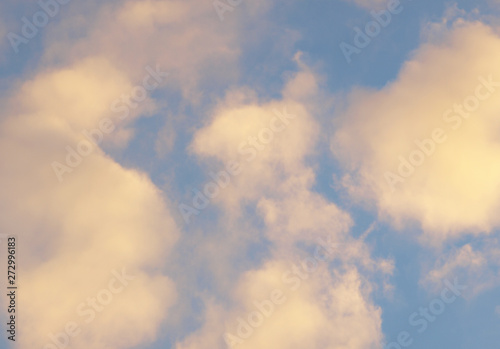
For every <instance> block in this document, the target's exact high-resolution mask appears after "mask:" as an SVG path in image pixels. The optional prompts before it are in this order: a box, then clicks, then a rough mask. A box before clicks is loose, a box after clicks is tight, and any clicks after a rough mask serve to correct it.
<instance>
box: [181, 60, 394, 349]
mask: <svg viewBox="0 0 500 349" xmlns="http://www.w3.org/2000/svg"><path fill="white" fill-rule="evenodd" d="M296 59H297V63H298V65H299V67H300V69H299V71H298V72H297V73H296V74H293V76H291V78H290V79H289V80H288V81H287V82H286V84H285V86H284V87H283V92H282V98H281V99H276V100H271V101H266V102H259V100H258V98H257V97H256V95H255V93H253V92H252V91H248V90H247V89H241V90H236V91H234V90H233V91H231V92H229V93H228V94H227V96H226V98H225V99H224V100H223V101H222V102H221V103H220V104H219V105H218V106H217V107H216V108H215V110H214V112H213V116H212V118H211V119H210V120H208V121H207V123H206V124H205V125H204V126H203V127H202V128H201V129H200V130H198V131H197V132H196V133H195V135H194V137H193V141H192V144H191V151H192V152H193V153H194V154H196V155H197V156H198V157H199V158H200V159H201V161H202V162H203V164H204V166H206V167H208V168H209V169H210V170H212V171H219V170H220V169H221V168H223V167H224V166H225V164H226V163H228V162H231V161H238V162H240V163H241V172H240V173H239V174H238V175H235V176H234V177H232V178H231V183H230V184H229V185H227V186H226V187H224V188H221V190H220V194H219V195H218V196H216V197H215V198H214V200H213V204H214V205H216V206H217V208H219V209H220V210H221V211H222V212H223V214H222V215H221V219H220V221H221V222H229V227H228V231H227V232H225V233H224V237H223V238H222V239H221V241H220V244H218V245H217V247H218V250H220V251H227V250H233V251H234V246H238V250H237V251H239V249H241V246H240V245H239V244H238V243H235V241H240V243H241V241H248V237H247V236H246V234H243V233H242V231H243V230H245V229H246V227H247V226H248V225H252V224H254V223H253V222H254V220H255V218H253V217H247V216H243V215H242V214H241V212H242V211H243V210H242V209H243V208H248V207H251V208H256V215H257V218H258V222H259V224H258V226H259V228H258V230H259V231H261V232H263V236H262V237H260V238H259V237H256V238H255V239H258V241H259V242H260V243H261V244H262V243H265V242H268V243H270V244H271V247H270V251H269V252H268V253H267V254H266V255H265V256H264V257H263V260H262V262H260V263H257V265H255V266H253V267H251V268H247V270H245V271H243V272H242V273H241V274H240V275H239V277H237V278H236V282H235V281H232V282H230V283H228V282H224V285H226V288H225V290H224V291H223V293H224V294H225V296H224V298H225V299H227V301H225V302H223V303H222V302H220V301H218V300H217V299H214V298H208V297H204V300H205V305H206V309H205V319H204V323H203V324H202V326H201V328H200V329H199V330H198V331H196V332H194V333H192V334H191V335H189V336H188V337H186V338H185V339H184V340H182V341H179V342H178V343H177V349H192V348H198V349H200V348H205V347H206V348H209V347H210V348H212V347H222V346H224V345H227V343H225V340H224V337H225V338H226V340H228V342H231V341H233V342H234V343H236V342H239V344H238V347H241V348H256V347H267V346H270V347H273V348H303V347H304V346H308V347H312V348H337V347H345V348H350V349H355V348H365V347H369V346H370V345H377V344H378V343H380V342H381V340H382V332H381V328H380V325H381V319H380V316H381V313H380V309H379V308H377V307H376V306H374V305H373V302H372V300H371V298H370V297H371V292H372V289H373V287H375V285H376V282H374V280H373V278H372V277H373V276H374V275H377V276H382V278H381V279H379V280H383V278H384V276H386V275H388V274H390V273H391V272H392V267H391V262H390V261H385V260H374V259H372V258H371V256H370V252H369V248H368V247H367V246H366V244H365V243H364V242H363V241H362V240H354V239H352V238H351V237H350V235H349V230H350V229H351V227H352V224H353V222H352V220H351V218H350V217H349V215H348V214H347V213H346V212H343V211H342V210H340V209H339V208H338V207H337V206H336V205H335V204H334V203H331V202H329V201H328V200H326V199H325V198H324V197H322V196H321V195H320V194H318V193H315V192H314V191H313V190H312V187H313V185H314V182H315V175H314V171H313V168H312V167H311V166H310V165H309V163H308V159H309V158H312V157H314V154H315V152H316V145H317V139H318V134H319V126H318V124H317V122H316V120H315V117H314V116H313V115H311V111H310V108H309V104H310V102H311V101H312V100H313V99H314V96H315V93H316V91H317V88H318V79H317V76H316V75H315V74H314V72H312V71H310V70H309V69H308V68H307V67H305V66H304V65H302V64H301V62H300V59H299V56H297V57H296ZM286 115H288V116H289V117H285V116H286ZM280 120H281V121H280ZM283 120H286V122H284V121H283ZM273 125H274V126H273ZM276 127H278V128H281V130H280V131H273V129H276ZM273 132H274V133H273ZM249 137H255V139H254V138H249ZM249 149H253V150H252V151H250V150H249ZM231 227H234V228H235V229H234V231H233V229H231ZM241 227H245V228H241ZM321 242H323V243H326V244H327V245H329V246H338V245H339V244H340V245H341V246H342V247H341V249H335V252H334V253H333V256H332V259H334V260H335V261H336V262H337V264H336V267H335V268H333V269H330V267H329V262H320V263H318V262H317V264H318V268H317V271H315V272H314V273H311V275H308V277H307V278H305V277H304V280H303V281H302V282H301V283H300V286H299V287H296V286H297V285H295V286H294V284H296V283H297V282H298V281H297V280H300V279H298V277H297V280H294V281H293V280H290V277H291V272H290V268H292V267H293V263H294V261H295V263H297V264H298V263H300V262H299V261H301V260H306V259H307V258H308V257H311V255H308V252H305V250H308V251H309V250H310V249H312V250H314V249H315V247H317V246H318V244H320V243H321ZM304 246H306V247H304ZM237 251H236V252H237ZM221 253H222V254H224V256H225V257H228V256H226V254H225V253H224V252H221ZM309 261H310V260H309ZM225 264H226V265H231V262H230V259H228V260H227V262H226V263H225ZM287 277H288V280H287ZM233 278H234V277H233ZM217 283H219V282H217ZM376 286H377V287H378V285H376ZM273 290H280V291H282V293H283V295H285V294H286V298H287V300H286V301H285V302H283V303H280V304H276V303H275V305H274V306H273V309H274V310H273V314H272V315H269V316H265V315H263V316H264V317H265V319H264V318H263V320H262V324H261V325H256V326H253V325H251V326H252V327H255V330H254V331H253V333H252V335H249V336H248V338H243V337H245V335H244V333H243V336H240V335H239V334H238V326H239V323H240V324H241V322H240V320H239V318H242V319H244V320H245V321H253V320H251V319H250V320H248V316H252V315H251V314H252V312H254V311H255V307H256V305H255V302H259V304H260V302H263V301H265V300H269V299H270V297H271V298H272V295H271V294H272V292H273ZM266 304H267V306H268V309H269V307H270V305H269V304H270V303H269V302H267V303H266ZM253 316H256V318H254V319H257V318H258V317H259V316H258V315H256V314H254V315H253ZM256 321H257V322H259V321H260V320H258V319H257V320H256ZM242 326H245V325H242ZM247 330H248V331H251V329H248V328H247ZM243 332H244V330H243ZM241 333H242V332H241V331H240V334H241ZM228 334H231V335H232V336H236V335H238V336H239V339H235V337H231V338H232V339H228V338H229V337H228ZM242 338H243V340H242ZM240 340H241V342H240Z"/></svg>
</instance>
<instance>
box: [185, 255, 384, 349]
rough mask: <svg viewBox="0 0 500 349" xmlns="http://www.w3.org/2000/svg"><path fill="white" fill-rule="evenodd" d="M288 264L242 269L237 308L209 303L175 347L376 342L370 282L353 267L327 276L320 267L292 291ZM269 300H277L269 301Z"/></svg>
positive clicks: (281, 346)
mask: <svg viewBox="0 0 500 349" xmlns="http://www.w3.org/2000/svg"><path fill="white" fill-rule="evenodd" d="M287 267H288V266H287V265H286V263H284V262H281V261H273V262H269V263H267V264H266V265H264V266H263V267H262V268H261V269H259V270H255V271H249V272H247V273H246V274H245V275H243V276H242V278H241V280H240V281H239V284H238V287H237V289H236V292H235V301H237V302H238V304H239V306H238V307H237V309H235V310H233V311H230V312H224V311H223V309H220V308H219V309H218V310H217V311H216V312H214V311H213V310H212V309H213V307H214V305H212V304H211V305H209V306H208V310H207V313H206V322H205V325H204V327H203V328H202V329H201V330H200V331H199V332H198V333H194V334H193V335H191V336H190V337H188V338H187V339H186V340H185V342H183V343H181V344H178V345H177V347H176V348H177V349H194V348H197V349H201V348H213V347H223V346H226V347H229V346H227V345H228V344H229V343H231V342H232V343H234V344H236V343H237V346H235V347H238V348H242V349H244V348H256V347H259V348H261V347H266V346H270V347H272V348H276V349H285V348H287V349H292V348H303V347H304V346H308V347H312V348H339V347H345V348H349V349H357V348H366V347H369V346H370V345H376V344H377V343H380V341H381V339H382V338H381V331H380V326H381V320H380V315H381V312H380V309H379V308H377V307H375V306H373V305H372V304H370V301H369V298H368V294H369V292H370V289H369V286H367V284H366V283H365V282H364V281H363V280H362V277H361V276H360V275H359V274H358V273H357V272H356V271H355V270H352V269H351V270H348V271H346V272H345V273H338V274H336V275H335V276H331V275H330V274H329V272H328V271H327V269H326V268H324V266H323V267H320V268H321V269H322V270H321V271H317V272H316V273H315V274H313V275H312V276H311V277H310V278H308V279H307V280H303V281H302V284H301V285H300V286H299V287H298V288H297V289H294V290H292V289H290V287H292V288H294V287H295V286H296V285H297V284H295V285H293V284H286V283H284V282H283V280H282V279H283V275H288V274H287V271H288V269H289V267H288V268H287ZM295 278H296V280H293V279H292V280H293V282H294V283H295V282H297V280H299V278H298V277H295ZM289 279H290V278H289ZM288 281H289V282H290V280H288ZM273 295H274V296H276V297H274V296H273ZM271 299H274V300H276V301H277V303H274V305H271V303H270V302H271V301H270V300H271ZM220 314H224V316H220ZM258 314H261V315H258ZM266 315H267V316H266ZM245 324H246V325H245ZM254 326H255V327H254ZM241 335H243V336H241ZM224 336H225V338H226V340H227V342H225V340H224V339H223V338H224ZM240 336H241V337H240ZM233 341H234V342H233Z"/></svg>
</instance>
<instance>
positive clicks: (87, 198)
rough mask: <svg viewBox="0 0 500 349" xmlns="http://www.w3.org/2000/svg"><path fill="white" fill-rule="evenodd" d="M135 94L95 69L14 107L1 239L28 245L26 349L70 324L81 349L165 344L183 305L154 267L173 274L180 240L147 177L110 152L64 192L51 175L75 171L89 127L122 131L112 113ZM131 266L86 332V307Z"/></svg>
mask: <svg viewBox="0 0 500 349" xmlns="http://www.w3.org/2000/svg"><path fill="white" fill-rule="evenodd" d="M131 86H132V84H131V81H130V79H129V78H128V77H127V76H126V75H124V74H123V73H121V72H120V71H118V70H117V69H115V68H114V67H113V66H112V65H110V64H109V62H107V61H106V60H102V59H95V60H94V59H91V60H85V61H82V62H80V63H79V64H76V65H74V66H72V67H68V68H65V69H60V70H57V69H54V70H51V71H47V72H42V73H39V74H37V75H35V77H34V78H33V79H32V80H31V81H27V82H25V83H23V84H22V85H21V86H20V88H19V89H18V90H13V91H11V93H12V95H11V97H9V98H8V99H6V100H5V104H4V105H5V106H6V108H4V109H3V110H2V111H1V113H2V122H1V124H0V134H1V137H0V147H1V149H2V152H1V153H0V163H2V165H1V166H2V171H1V173H2V177H1V181H0V191H1V192H2V193H3V195H2V197H1V199H0V207H2V212H3V214H2V216H1V218H0V229H1V230H2V231H5V232H7V231H8V232H12V233H17V234H18V235H19V250H20V251H21V253H20V256H19V258H20V261H19V264H20V265H22V275H23V276H22V284H21V285H20V286H21V288H22V291H21V292H19V304H22V310H21V312H22V316H19V321H20V323H19V327H20V328H23V329H25V330H24V331H23V335H22V336H19V338H18V341H19V343H20V345H21V347H29V348H34V347H41V346H42V345H44V344H45V343H49V342H50V338H49V334H51V333H52V334H57V333H61V332H63V331H64V326H65V325H66V324H67V323H68V322H76V323H77V324H78V325H79V328H80V329H81V330H82V332H81V334H80V335H78V336H77V337H75V338H74V340H73V341H72V342H71V347H72V348H76V349H78V348H89V347H92V348H109V347H110V346H113V347H114V348H128V347H132V346H135V345H139V344H140V343H144V342H147V341H151V340H153V339H154V338H155V336H156V331H157V328H158V325H159V324H160V322H161V321H162V320H163V319H164V318H165V317H166V316H167V314H168V309H169V307H170V306H171V305H172V304H173V302H174V301H175V298H176V290H175V285H174V283H173V282H172V281H171V280H170V279H169V278H168V277H166V276H165V275H162V274H161V272H159V271H155V270H157V269H152V268H158V267H161V266H162V263H163V261H164V258H165V256H166V255H167V254H168V253H169V251H170V249H171V248H172V246H173V244H174V243H175V241H176V239H177V236H178V231H177V228H176V225H175V223H174V221H173V219H172V218H171V216H170V212H169V210H168V208H167V206H166V203H165V202H164V201H163V200H162V198H161V195H160V193H159V191H158V190H157V188H155V186H154V185H153V184H152V182H151V181H150V180H149V179H148V177H147V176H146V175H145V174H143V173H140V172H138V171H135V170H131V169H126V168H123V167H122V166H120V165H119V164H117V163H115V162H114V161H113V160H112V159H110V158H109V157H108V156H106V155H105V154H104V152H103V151H102V150H101V149H100V148H97V149H95V151H94V152H93V153H91V154H90V155H88V156H86V157H85V158H84V159H83V160H82V163H81V164H80V165H79V166H78V167H76V168H75V169H73V171H72V172H71V173H68V174H66V175H65V177H64V181H63V182H62V183H59V181H58V180H57V178H56V175H55V174H54V172H53V169H52V167H51V163H52V162H53V161H60V162H63V163H64V159H65V157H66V155H67V154H66V149H65V147H66V146H72V147H75V146H76V143H77V142H78V141H79V140H81V139H82V138H83V135H82V134H81V131H82V130H83V129H85V128H95V127H96V125H97V123H98V121H99V120H101V119H102V118H104V117H111V118H113V120H114V121H117V120H116V117H114V116H113V113H112V112H111V111H110V104H111V102H112V101H113V100H114V99H115V98H116V97H117V96H119V95H120V94H121V93H122V92H123V88H129V87H131ZM145 105H149V106H151V105H152V103H146V104H145ZM136 116H137V114H135V115H131V116H130V118H131V119H133V118H134V117H136ZM117 127H118V129H120V126H118V123H117ZM115 132H118V133H119V130H117V131H115ZM114 135H115V134H114V133H111V134H110V135H109V137H110V138H112V137H113V136H114ZM123 268H125V270H126V271H127V273H128V274H131V275H133V276H135V278H136V279H135V280H134V281H131V282H130V285H129V286H127V287H126V288H125V289H124V291H123V292H122V293H120V294H117V295H115V297H114V299H113V301H112V303H110V304H109V305H107V306H106V308H105V309H104V310H103V311H102V312H99V313H98V314H97V316H96V318H95V320H93V321H91V322H90V323H88V324H87V323H85V321H84V318H82V317H81V316H80V315H79V314H78V312H77V307H78V305H79V304H80V303H82V302H87V298H89V297H95V296H96V295H97V294H98V292H99V291H100V290H103V289H105V288H106V287H107V286H108V283H109V280H110V278H111V277H112V271H113V270H116V271H118V272H121V271H122V269H123ZM20 308H21V307H20Z"/></svg>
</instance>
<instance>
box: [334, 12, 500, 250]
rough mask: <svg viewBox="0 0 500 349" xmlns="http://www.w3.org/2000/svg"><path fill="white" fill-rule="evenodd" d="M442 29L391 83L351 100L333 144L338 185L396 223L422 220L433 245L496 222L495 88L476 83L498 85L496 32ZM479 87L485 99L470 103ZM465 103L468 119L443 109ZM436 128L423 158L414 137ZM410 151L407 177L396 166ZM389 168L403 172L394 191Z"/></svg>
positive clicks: (461, 26) (460, 26)
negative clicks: (435, 138) (412, 166)
mask: <svg viewBox="0 0 500 349" xmlns="http://www.w3.org/2000/svg"><path fill="white" fill-rule="evenodd" d="M442 30H443V31H444V32H443V33H442V35H440V36H434V38H435V40H436V42H433V41H431V42H428V43H424V44H422V45H421V47H420V48H419V49H418V50H417V51H416V52H415V53H414V54H413V55H412V58H411V59H410V60H409V61H408V62H406V63H405V64H404V66H403V68H402V70H401V72H400V73H399V76H398V78H397V79H396V80H395V81H393V82H391V83H389V84H388V85H386V86H385V87H384V88H382V89H380V90H378V91H374V90H367V89H356V90H354V91H353V92H352V93H351V94H350V95H349V96H348V98H347V100H346V102H345V106H344V107H343V108H342V111H341V112H339V118H338V120H337V121H336V123H337V124H338V129H337V131H336V133H335V136H334V137H333V141H332V146H331V148H332V151H333V153H334V154H335V155H336V156H337V158H338V159H340V161H341V164H342V165H343V166H344V167H345V169H346V172H347V174H346V175H345V176H344V177H343V178H342V179H341V181H340V182H341V183H342V184H343V185H344V186H345V187H346V188H347V189H348V191H349V192H350V193H351V194H352V195H353V196H354V197H356V198H357V199H358V200H364V201H370V202H374V203H375V204H376V206H377V208H378V211H379V215H380V217H381V218H383V219H386V220H387V221H389V222H391V223H392V224H393V225H394V226H395V227H397V228H399V229H403V227H408V226H409V224H410V223H412V222H417V223H419V224H420V225H421V226H422V228H423V229H424V231H425V234H426V239H427V240H429V241H432V242H434V243H436V242H440V241H443V239H446V238H448V237H457V236H459V235H460V234H465V233H470V232H471V233H482V232H491V230H492V229H493V228H495V227H498V225H499V224H500V221H499V219H498V215H497V214H496V212H498V208H499V204H500V201H499V199H498V198H499V197H500V192H499V188H500V179H499V178H500V166H498V165H497V164H498V161H496V159H498V157H499V156H500V147H499V146H500V144H499V138H498V134H497V133H498V130H499V127H500V124H499V119H498V117H497V114H498V110H499V109H500V97H499V96H500V89H499V88H498V86H497V85H498V83H493V85H494V86H482V87H480V86H481V85H491V84H488V83H486V84H485V83H484V79H486V80H488V79H492V80H493V81H495V82H496V81H500V66H499V65H498V64H497V62H496V60H495V58H494V57H496V56H497V55H498V54H499V52H500V38H499V37H498V36H497V35H496V34H495V32H494V31H493V30H492V28H490V27H488V26H486V25H484V24H481V23H479V22H466V21H463V20H457V21H456V22H455V24H454V25H452V26H451V28H450V29H447V28H442ZM483 78H484V79H483ZM495 84H496V85H495ZM477 93H479V94H480V95H481V96H486V95H487V96H488V97H482V100H480V101H479V102H478V103H477V105H473V104H475V101H477V100H478V98H476V97H474V95H475V94H477ZM464 103H469V104H468V107H467V108H470V109H471V110H472V112H471V113H469V114H470V117H468V116H467V115H465V116H467V117H461V116H459V115H458V113H460V112H459V111H453V110H450V109H454V108H456V105H458V104H464ZM438 128H439V129H442V131H443V133H444V134H445V135H443V136H440V137H438V139H441V140H442V139H445V141H444V142H443V143H442V144H436V145H435V150H434V149H432V148H433V147H432V145H430V144H428V145H427V147H428V148H429V151H428V153H429V154H430V155H425V156H424V160H423V161H422V160H421V159H420V158H418V155H419V154H417V153H414V152H415V151H417V152H418V151H419V146H418V145H417V144H416V143H415V141H416V140H417V141H422V140H424V139H428V138H431V137H432V135H433V132H435V129H438ZM438 132H439V131H438ZM427 143H428V142H427ZM420 147H421V146H420ZM412 154H413V155H412ZM410 155H412V156H413V157H414V158H412V159H413V160H412V161H413V162H414V163H415V164H418V163H423V164H421V165H420V166H415V169H414V170H412V171H409V172H411V174H409V175H408V174H405V173H404V170H405V169H404V168H403V166H404V165H401V166H402V167H401V169H398V166H400V164H401V163H403V162H404V161H405V160H401V158H400V156H401V157H402V158H403V159H406V160H408V161H409V157H410ZM406 166H408V165H406ZM389 172H391V173H392V174H395V175H398V176H401V175H402V174H403V175H402V176H401V177H400V178H399V177H398V178H399V179H398V180H397V183H395V185H394V188H395V190H394V191H393V190H392V189H393V188H392V186H391V185H389V184H388V183H389V182H388V180H387V178H388V177H387V176H388V175H387V174H388V173H389ZM405 176H406V177H405ZM390 178H392V179H394V178H395V177H390ZM392 183H394V180H393V181H392Z"/></svg>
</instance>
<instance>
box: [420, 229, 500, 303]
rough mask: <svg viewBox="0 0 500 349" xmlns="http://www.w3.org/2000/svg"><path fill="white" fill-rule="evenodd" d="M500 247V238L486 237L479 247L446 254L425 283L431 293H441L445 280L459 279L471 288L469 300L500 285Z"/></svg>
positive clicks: (454, 250) (464, 247) (468, 294)
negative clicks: (499, 240)
mask: <svg viewBox="0 0 500 349" xmlns="http://www.w3.org/2000/svg"><path fill="white" fill-rule="evenodd" d="M499 256H500V246H499V243H498V240H497V239H494V238H486V239H484V241H481V242H480V243H479V244H477V243H475V244H472V243H470V244H466V245H464V246H461V247H453V248H451V249H450V251H446V252H442V253H441V254H440V257H439V258H438V259H437V261H436V262H435V263H434V264H433V265H431V266H430V267H427V268H426V269H427V270H425V272H424V275H425V277H424V278H423V279H422V281H421V283H422V284H423V285H424V286H425V287H426V288H427V289H429V290H431V291H434V292H435V291H438V290H439V289H440V288H441V287H442V284H443V281H444V280H446V279H448V280H452V279H453V278H458V279H459V280H460V282H461V283H462V284H465V285H467V286H468V289H467V290H466V291H465V296H466V297H469V298H471V297H475V296H477V295H478V294H479V293H481V292H484V291H487V290H490V289H493V288H495V287H497V286H498V285H499V284H500V274H499V273H498V267H499V266H500V263H499V262H498V261H499V259H498V258H499Z"/></svg>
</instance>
